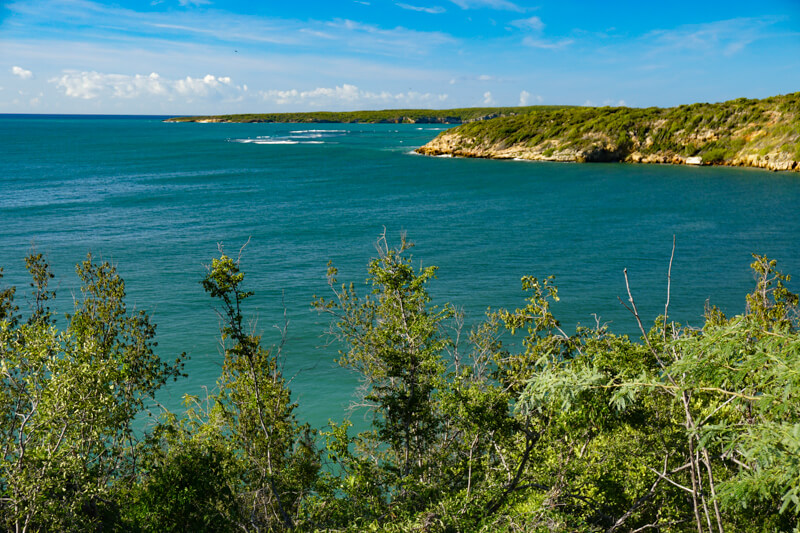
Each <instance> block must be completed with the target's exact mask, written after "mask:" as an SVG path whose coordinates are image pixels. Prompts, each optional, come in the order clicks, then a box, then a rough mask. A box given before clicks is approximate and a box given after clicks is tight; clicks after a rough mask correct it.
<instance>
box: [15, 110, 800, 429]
mask: <svg viewBox="0 0 800 533" xmlns="http://www.w3.org/2000/svg"><path fill="white" fill-rule="evenodd" d="M161 118H162V117H63V116H15V115H5V116H0V154H2V157H0V217H1V218H0V220H2V223H1V225H0V238H1V240H0V242H2V245H1V246H0V266H2V267H3V268H4V278H3V279H2V280H0V286H7V285H12V284H13V285H17V286H18V291H19V292H18V298H19V304H20V307H21V308H22V309H23V310H25V309H26V308H27V306H28V302H27V300H26V299H25V296H24V293H25V290H26V288H27V286H28V279H27V278H26V274H25V270H24V257H25V255H26V254H27V253H28V252H29V251H30V250H31V249H32V247H35V249H36V250H37V251H39V252H43V253H44V254H45V255H46V256H47V258H48V260H49V262H50V264H51V266H52V269H53V271H54V273H55V274H56V280H55V286H56V288H57V293H58V306H57V310H58V312H59V313H61V317H62V318H60V319H59V322H58V323H59V324H60V325H62V326H63V325H64V322H65V320H64V318H63V313H64V312H67V311H69V309H70V308H71V305H72V298H73V296H76V295H77V294H76V293H77V290H78V283H77V277H76V275H75V273H74V266H75V264H76V263H78V262H79V261H81V260H82V259H84V258H85V256H86V254H87V253H88V252H91V253H92V254H93V256H94V257H95V258H97V259H102V260H108V261H111V262H113V263H114V264H115V265H116V266H117V268H118V271H119V272H120V274H121V275H122V276H123V277H124V279H125V281H126V287H127V292H128V304H129V306H130V307H134V306H135V307H136V309H144V310H147V311H148V312H149V313H150V314H151V315H152V317H153V319H154V321H155V322H156V323H157V324H158V338H157V340H158V343H159V346H158V349H157V351H158V353H159V354H161V356H162V357H164V358H166V359H171V358H173V357H174V356H175V355H176V354H178V353H180V352H184V351H185V352H187V353H188V354H189V356H190V360H189V362H188V363H187V365H186V370H187V372H188V374H189V377H188V378H187V379H183V380H180V381H178V382H176V383H172V384H170V385H169V386H168V389H167V390H165V391H164V393H163V394H162V395H161V396H160V397H159V401H161V402H162V403H163V404H164V405H165V406H167V407H169V408H171V409H175V410H180V400H181V397H182V395H183V394H185V393H190V394H197V395H203V394H204V390H206V389H212V388H213V387H214V384H215V381H216V378H217V376H218V375H219V372H220V366H221V360H222V357H221V355H220V350H219V322H218V319H217V315H216V314H215V311H214V302H212V300H211V299H210V297H208V296H207V295H206V294H205V293H204V292H203V289H202V287H201V285H200V280H201V279H202V278H203V276H204V273H205V265H207V264H209V263H210V262H211V259H212V258H213V257H215V256H218V255H219V252H218V247H220V246H221V247H223V249H224V250H225V251H226V253H228V254H232V255H235V254H238V253H239V252H240V249H241V248H242V246H244V245H245V243H247V245H246V247H245V248H244V249H243V250H242V251H241V254H242V256H241V257H242V268H243V270H244V271H245V272H246V286H247V288H248V289H250V290H253V291H255V296H254V297H252V298H251V299H249V300H248V301H247V304H248V305H247V308H246V312H247V315H248V317H249V319H250V320H251V324H252V327H253V329H254V330H256V331H261V332H263V335H264V337H263V339H264V342H265V344H273V343H278V342H280V340H281V334H280V331H279V330H280V328H282V327H283V326H284V325H285V324H286V325H287V329H286V338H285V343H284V346H283V350H282V353H283V356H284V357H285V374H286V376H287V377H288V378H290V380H291V382H290V386H291V388H292V391H293V397H294V399H295V400H296V401H297V402H298V403H299V408H298V414H299V416H300V418H301V419H303V420H307V421H309V422H310V423H311V424H312V426H314V427H321V426H323V425H324V424H325V423H326V422H327V420H328V419H329V418H332V419H334V420H341V419H342V418H343V417H344V416H345V413H346V410H347V406H348V404H349V402H350V400H351V399H352V394H353V391H354V388H355V387H356V385H357V378H356V376H354V375H353V374H351V373H350V372H348V371H347V370H345V369H342V368H339V367H338V366H337V365H336V364H335V362H334V360H335V358H336V356H337V346H336V345H335V344H331V343H330V339H329V338H328V337H326V335H325V331H326V329H327V326H328V321H327V317H325V316H321V315H318V314H317V313H316V312H315V311H313V310H312V309H311V305H310V304H311V301H312V299H313V297H314V295H325V296H327V295H329V294H330V289H329V288H328V287H327V285H326V278H325V274H326V269H327V267H326V265H327V263H328V261H329V260H331V261H332V262H333V263H334V265H336V266H337V267H338V268H339V280H340V281H347V282H349V281H354V282H356V286H357V288H359V290H361V291H362V292H364V291H368V290H369V287H368V286H366V285H365V283H364V280H365V276H366V265H367V263H368V261H369V259H370V258H371V257H374V256H375V255H376V251H375V242H376V239H377V238H378V237H379V236H380V235H381V234H382V233H383V232H384V231H385V232H386V235H387V237H388V240H389V242H390V243H391V244H397V243H398V242H399V238H400V235H401V233H402V232H406V233H407V235H408V238H409V240H411V241H413V242H414V243H416V246H415V248H414V249H413V250H412V252H413V257H414V261H415V263H416V264H419V265H423V266H427V265H437V266H438V267H439V270H438V279H436V280H434V281H433V282H432V284H431V286H430V291H431V294H432V295H433V297H434V302H435V303H438V304H443V303H445V302H450V303H452V304H454V305H455V306H457V307H459V308H461V309H462V310H463V311H464V313H465V315H466V322H467V324H468V325H469V324H476V323H478V322H479V321H480V320H481V318H482V316H483V314H484V312H485V311H486V309H487V308H488V307H491V308H493V309H497V308H500V307H505V308H516V307H521V306H523V305H524V298H525V294H524V293H523V292H522V291H521V290H520V278H521V277H522V276H524V275H534V276H538V277H544V276H547V275H551V274H552V275H555V276H556V282H557V284H558V287H559V296H560V297H561V300H560V301H559V302H558V303H557V304H556V305H555V307H554V311H555V313H556V315H557V317H558V318H559V319H560V320H561V322H562V324H563V326H564V328H565V329H572V328H574V327H575V325H576V324H578V323H580V324H581V325H593V324H595V321H596V320H599V321H600V322H601V323H608V324H609V327H610V329H611V330H612V331H614V332H617V333H627V334H631V335H633V336H638V328H637V326H636V323H635V320H634V319H633V317H632V316H631V315H630V314H629V313H628V311H626V310H625V308H624V307H623V306H622V305H621V304H620V301H619V298H622V299H623V300H626V299H627V293H626V288H625V279H624V277H623V269H624V268H627V269H628V275H629V279H630V284H631V289H632V291H633V294H634V297H635V298H636V303H637V305H638V307H639V310H640V312H641V314H642V318H643V320H644V321H645V323H646V324H649V323H652V320H653V319H654V318H655V317H656V316H658V315H659V314H661V313H663V311H664V303H665V299H666V296H667V270H668V267H669V261H670V253H671V250H672V241H673V236H674V237H675V241H676V247H675V256H674V263H673V267H672V286H671V303H670V314H671V316H672V317H673V318H674V319H676V320H678V321H680V322H682V323H685V324H688V325H691V326H701V325H702V316H703V309H704V306H705V305H706V303H707V302H710V303H711V304H715V305H717V306H719V307H721V308H722V309H723V310H724V311H725V312H727V313H729V314H735V313H740V312H742V311H743V310H744V296H745V294H746V293H747V292H748V291H750V290H751V289H752V287H753V285H754V281H753V276H752V274H751V272H750V270H749V264H750V262H752V258H751V253H759V254H766V255H768V256H769V257H771V258H774V259H777V260H778V262H779V263H778V265H779V268H780V269H781V270H782V271H783V272H785V273H789V274H798V275H800V246H798V244H800V238H798V236H800V214H799V213H800V209H798V206H800V175H798V174H797V173H770V172H767V171H762V170H755V169H737V168H717V167H678V166H657V165H626V164H570V163H532V162H520V161H489V160H476V159H453V158H431V157H424V156H419V155H414V154H413V153H412V149H413V148H415V147H418V146H420V145H422V144H424V143H425V142H427V141H428V140H430V139H432V138H433V137H435V136H436V135H437V134H438V133H439V132H440V131H441V130H442V129H443V128H444V127H443V126H432V125H396V124H376V125H368V124H350V125H343V124H193V123H182V124H171V123H164V122H162V120H161ZM789 286H790V288H792V289H794V290H795V291H797V290H800V286H798V285H797V284H796V283H790V284H789ZM509 341H510V342H512V344H513V343H514V342H515V341H514V340H513V339H509Z"/></svg>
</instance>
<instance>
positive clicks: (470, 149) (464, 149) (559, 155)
mask: <svg viewBox="0 0 800 533" xmlns="http://www.w3.org/2000/svg"><path fill="white" fill-rule="evenodd" d="M707 137H708V138H711V137H710V135H707ZM645 144H646V143H645ZM415 151H416V152H417V153H420V154H424V155H430V156H452V157H477V158H485V159H517V160H526V161H556V162H577V163H597V162H623V161H624V162H627V163H649V164H671V165H707V164H708V163H706V162H704V161H703V158H702V157H701V156H684V155H681V154H676V153H673V152H656V153H642V152H640V151H638V150H634V151H630V152H628V151H626V150H624V149H622V148H620V147H619V146H616V145H614V144H613V143H610V142H607V141H604V140H603V139H601V138H598V139H597V140H596V142H594V143H593V144H591V145H590V146H589V147H588V148H582V149H576V148H571V147H568V143H566V142H564V141H562V140H561V139H549V140H547V141H545V142H542V143H540V144H539V145H537V146H527V145H524V144H512V145H510V146H509V145H506V144H504V143H502V142H497V143H494V144H489V143H486V142H484V141H482V140H478V139H472V138H468V137H464V136H462V135H461V134H459V133H458V132H454V131H452V130H450V131H446V132H443V133H442V134H441V135H439V136H438V137H436V138H435V139H433V140H432V141H430V142H429V143H428V144H426V145H424V146H421V147H420V148H417V149H416V150H415ZM714 164H715V165H723V166H742V167H756V168H763V169H766V170H773V171H800V163H798V162H797V161H795V160H793V159H792V157H791V156H790V154H788V153H786V152H779V151H773V152H770V153H767V154H765V155H758V154H746V155H738V156H736V157H734V158H733V159H728V160H723V161H719V162H715V163H714Z"/></svg>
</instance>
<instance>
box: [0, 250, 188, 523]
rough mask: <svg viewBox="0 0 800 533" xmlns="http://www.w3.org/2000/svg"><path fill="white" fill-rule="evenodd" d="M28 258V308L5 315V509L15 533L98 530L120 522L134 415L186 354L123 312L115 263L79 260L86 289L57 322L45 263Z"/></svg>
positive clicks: (0, 384)
mask: <svg viewBox="0 0 800 533" xmlns="http://www.w3.org/2000/svg"><path fill="white" fill-rule="evenodd" d="M26 264H27V266H28V269H29V271H30V273H31V275H32V277H33V283H32V285H33V287H34V298H33V301H34V308H33V311H32V313H31V316H30V317H29V319H28V320H27V321H26V322H24V323H22V322H20V321H19V320H17V319H15V318H14V317H13V316H9V315H8V314H7V315H6V316H5V317H3V319H2V321H0V360H1V361H2V363H1V364H0V380H1V381H0V421H2V423H1V424H0V426H1V427H0V447H1V448H2V457H1V459H0V517H2V521H3V523H4V526H5V527H6V528H8V529H9V530H15V531H31V530H49V531H54V530H59V531H78V530H80V531H88V530H95V529H101V528H103V527H107V526H108V525H109V524H112V523H114V522H116V521H118V518H119V512H118V510H117V506H118V505H119V499H118V496H119V494H120V491H122V490H124V488H125V487H126V486H127V485H129V484H130V483H131V482H133V481H134V480H135V478H136V472H137V455H138V446H137V442H138V440H139V439H138V438H137V435H136V432H135V431H134V419H135V417H136V416H137V415H138V414H139V413H140V412H142V410H143V409H145V408H146V402H147V401H148V400H152V399H153V397H154V395H155V393H156V391H158V389H160V388H161V387H162V386H163V385H164V384H165V383H166V382H167V380H169V379H177V378H178V377H179V376H180V375H181V367H182V359H183V356H179V357H178V358H177V359H176V361H175V362H174V363H166V362H163V361H162V360H161V359H160V358H159V357H158V356H157V355H156V354H155V353H154V352H153V347H154V345H155V344H154V343H153V341H152V338H153V336H154V334H155V326H153V325H152V324H151V323H150V321H149V318H148V316H147V315H146V314H145V313H144V312H142V311H139V312H135V313H131V312H128V310H127V307H126V305H125V301H124V299H125V284H124V282H123V281H122V279H121V278H120V277H119V275H117V273H116V269H115V268H114V267H113V266H111V265H110V264H108V263H101V264H95V263H94V262H93V261H92V257H91V255H90V256H88V257H87V259H86V261H84V262H83V263H81V264H79V265H78V267H77V269H76V270H77V273H78V276H79V277H80V279H81V281H82V283H83V286H82V289H81V298H80V299H77V300H76V301H75V312H74V314H73V315H72V316H71V317H69V325H68V327H67V328H66V330H63V331H58V330H57V329H56V327H55V326H54V325H53V323H52V321H51V313H50V312H49V309H47V307H46V302H47V301H48V300H50V299H51V298H52V297H54V296H55V293H54V292H52V291H49V290H48V288H47V287H48V285H47V284H48V281H49V279H50V278H51V277H52V275H51V274H50V270H49V267H48V265H47V263H46V261H44V259H43V257H42V256H41V254H32V255H31V256H29V257H28V259H27V260H26ZM6 309H10V307H8V306H6Z"/></svg>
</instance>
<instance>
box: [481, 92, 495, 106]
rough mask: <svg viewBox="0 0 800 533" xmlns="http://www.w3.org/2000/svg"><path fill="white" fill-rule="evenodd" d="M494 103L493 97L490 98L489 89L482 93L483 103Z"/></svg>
mask: <svg viewBox="0 0 800 533" xmlns="http://www.w3.org/2000/svg"><path fill="white" fill-rule="evenodd" d="M494 104H495V100H494V98H492V93H491V92H489V91H486V92H485V93H483V105H494Z"/></svg>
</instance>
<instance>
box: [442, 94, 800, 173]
mask: <svg viewBox="0 0 800 533" xmlns="http://www.w3.org/2000/svg"><path fill="white" fill-rule="evenodd" d="M799 118H800V93H794V94H787V95H783V96H776V97H772V98H766V99H764V100H746V99H738V100H733V101H729V102H722V103H717V104H693V105H690V106H679V107H674V108H665V109H660V108H647V109H639V108H625V107H619V108H612V107H602V108H596V107H571V108H566V107H565V108H532V109H530V110H529V111H527V112H525V113H517V114H514V115H506V116H500V117H497V118H493V119H491V120H485V121H475V122H470V123H466V124H463V125H461V126H458V127H456V128H453V129H451V130H448V131H447V132H443V133H442V134H441V135H447V136H458V137H459V138H460V140H459V147H458V148H456V151H458V149H459V148H470V147H475V146H483V147H495V148H498V149H499V148H510V147H513V146H518V147H526V148H529V149H535V150H539V151H541V152H542V154H543V155H544V156H545V157H549V156H550V155H552V154H553V153H554V152H555V151H556V150H566V149H571V150H576V151H578V152H579V155H578V159H579V160H586V161H622V160H626V158H627V157H628V156H629V154H631V153H632V152H639V153H640V154H643V155H650V154H652V155H659V156H664V157H666V158H668V160H669V158H670V157H672V156H676V155H682V156H685V157H688V156H695V155H698V154H699V155H701V156H702V157H703V161H704V162H706V163H723V162H726V161H730V160H731V159H733V158H735V157H736V156H738V155H751V154H761V155H762V156H763V155H764V154H766V153H768V152H769V150H768V149H767V148H766V147H767V146H775V145H777V146H782V150H783V151H784V152H786V153H789V154H792V153H794V152H795V151H796V150H794V149H792V147H793V146H795V145H796V144H797V142H800V132H798V131H797V128H796V124H797V121H798V119H799ZM795 160H798V161H800V158H798V157H795Z"/></svg>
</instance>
